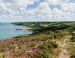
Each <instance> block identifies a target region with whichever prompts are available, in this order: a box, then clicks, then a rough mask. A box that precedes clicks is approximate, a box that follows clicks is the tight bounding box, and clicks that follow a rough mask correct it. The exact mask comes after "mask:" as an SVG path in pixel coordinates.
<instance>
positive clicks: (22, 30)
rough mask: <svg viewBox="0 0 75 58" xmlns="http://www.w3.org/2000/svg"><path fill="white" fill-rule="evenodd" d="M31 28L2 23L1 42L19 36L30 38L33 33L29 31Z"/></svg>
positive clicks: (0, 28) (0, 29)
mask: <svg viewBox="0 0 75 58" xmlns="http://www.w3.org/2000/svg"><path fill="white" fill-rule="evenodd" d="M29 28H30V27H27V26H19V25H15V24H11V23H0V40H6V39H11V38H13V37H17V36H22V35H24V36H28V35H29V34H32V32H29V31H27V29H29Z"/></svg>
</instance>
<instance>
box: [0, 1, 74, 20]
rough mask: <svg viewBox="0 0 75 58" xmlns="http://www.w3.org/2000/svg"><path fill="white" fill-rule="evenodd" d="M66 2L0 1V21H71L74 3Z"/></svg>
mask: <svg viewBox="0 0 75 58" xmlns="http://www.w3.org/2000/svg"><path fill="white" fill-rule="evenodd" d="M68 1H69V0H0V21H2V20H1V19H4V20H5V21H6V20H7V21H27V20H28V21H52V20H53V21H56V20H57V21H62V19H63V20H72V19H73V18H75V3H72V2H68ZM4 20H3V21H4Z"/></svg>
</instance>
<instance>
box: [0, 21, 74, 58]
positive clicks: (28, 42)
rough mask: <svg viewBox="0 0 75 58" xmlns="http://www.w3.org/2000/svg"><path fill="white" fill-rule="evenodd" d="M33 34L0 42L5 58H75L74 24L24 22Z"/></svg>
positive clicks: (0, 50) (0, 51)
mask: <svg viewBox="0 0 75 58" xmlns="http://www.w3.org/2000/svg"><path fill="white" fill-rule="evenodd" d="M13 24H17V25H24V26H29V27H31V28H32V30H33V34H31V35H29V36H20V37H15V38H14V39H10V40H4V41H1V42H0V47H2V48H1V49H0V53H1V54H2V55H4V56H2V57H3V58H75V23H74V22H22V23H20V22H19V23H13Z"/></svg>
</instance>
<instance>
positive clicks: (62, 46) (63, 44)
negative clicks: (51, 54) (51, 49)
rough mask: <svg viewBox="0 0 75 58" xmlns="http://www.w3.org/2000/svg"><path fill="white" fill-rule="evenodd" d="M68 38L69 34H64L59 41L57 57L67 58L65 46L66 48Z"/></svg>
mask: <svg viewBox="0 0 75 58" xmlns="http://www.w3.org/2000/svg"><path fill="white" fill-rule="evenodd" d="M70 38H71V36H66V37H65V38H64V40H63V41H59V43H58V45H59V48H60V53H59V55H58V58H69V55H68V50H67V48H68V42H69V39H70Z"/></svg>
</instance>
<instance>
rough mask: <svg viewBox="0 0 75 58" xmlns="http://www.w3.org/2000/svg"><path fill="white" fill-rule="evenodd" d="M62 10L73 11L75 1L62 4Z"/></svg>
mask: <svg viewBox="0 0 75 58" xmlns="http://www.w3.org/2000/svg"><path fill="white" fill-rule="evenodd" d="M62 9H63V10H64V11H75V3H66V4H63V5H62Z"/></svg>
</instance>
